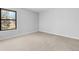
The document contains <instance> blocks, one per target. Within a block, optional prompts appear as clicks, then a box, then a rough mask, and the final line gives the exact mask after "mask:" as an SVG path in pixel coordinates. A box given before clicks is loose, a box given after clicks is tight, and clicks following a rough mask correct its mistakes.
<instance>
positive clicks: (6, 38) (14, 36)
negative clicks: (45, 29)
mask: <svg viewBox="0 0 79 59" xmlns="http://www.w3.org/2000/svg"><path fill="white" fill-rule="evenodd" d="M35 32H38V31H32V32H28V33H21V34H16V35H13V36H9V37H4V38H0V40H8V39H12V38H16V37H20V36H24V35H29V34H31V33H35Z"/></svg>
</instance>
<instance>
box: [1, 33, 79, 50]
mask: <svg viewBox="0 0 79 59" xmlns="http://www.w3.org/2000/svg"><path fill="white" fill-rule="evenodd" d="M2 50H3V51H78V50H79V40H75V39H69V38H65V37H61V36H56V35H50V34H46V33H42V32H37V33H32V34H29V35H24V36H20V37H16V38H12V39H8V40H2V41H0V51H2Z"/></svg>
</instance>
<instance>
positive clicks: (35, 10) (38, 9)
mask: <svg viewBox="0 0 79 59" xmlns="http://www.w3.org/2000/svg"><path fill="white" fill-rule="evenodd" d="M28 9H29V10H31V11H34V12H38V13H39V12H43V11H47V10H48V9H49V8H28Z"/></svg>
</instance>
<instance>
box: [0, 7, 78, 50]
mask: <svg viewBox="0 0 79 59" xmlns="http://www.w3.org/2000/svg"><path fill="white" fill-rule="evenodd" d="M0 51H79V8H0Z"/></svg>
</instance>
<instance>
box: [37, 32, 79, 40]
mask: <svg viewBox="0 0 79 59" xmlns="http://www.w3.org/2000/svg"><path fill="white" fill-rule="evenodd" d="M39 32H44V33H48V34H52V35H58V36H63V37H66V38H71V39H76V40H79V37H74V36H69V35H63V34H58V33H51V32H47V31H39Z"/></svg>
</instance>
